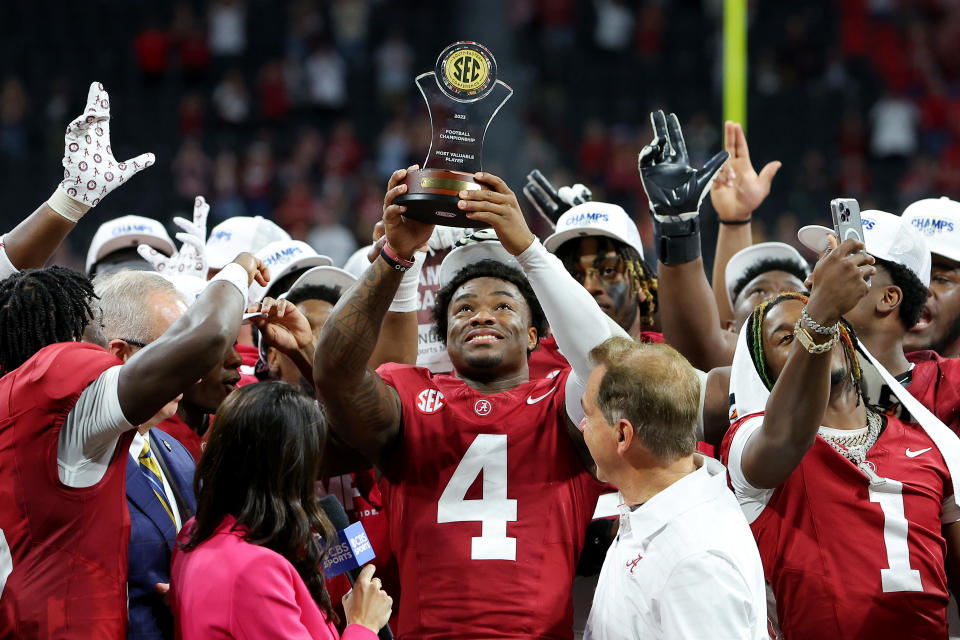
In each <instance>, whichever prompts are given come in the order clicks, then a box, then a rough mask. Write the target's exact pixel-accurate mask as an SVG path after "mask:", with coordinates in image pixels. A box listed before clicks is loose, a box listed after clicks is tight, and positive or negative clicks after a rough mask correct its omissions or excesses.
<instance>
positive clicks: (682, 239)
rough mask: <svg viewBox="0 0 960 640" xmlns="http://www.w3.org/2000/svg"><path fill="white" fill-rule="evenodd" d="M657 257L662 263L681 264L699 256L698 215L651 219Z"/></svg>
mask: <svg viewBox="0 0 960 640" xmlns="http://www.w3.org/2000/svg"><path fill="white" fill-rule="evenodd" d="M653 220H654V222H653V231H654V239H655V241H656V247H657V258H658V259H659V260H660V262H662V263H663V264H667V265H670V264H683V263H685V262H693V261H694V260H696V259H697V258H699V257H700V255H701V251H700V216H696V217H694V218H690V219H689V220H668V221H666V222H661V221H660V220H657V219H656V218H654V219H653Z"/></svg>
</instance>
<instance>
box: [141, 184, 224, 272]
mask: <svg viewBox="0 0 960 640" xmlns="http://www.w3.org/2000/svg"><path fill="white" fill-rule="evenodd" d="M209 213H210V205H209V204H207V201H206V200H205V199H204V197H203V196H197V198H196V200H194V203H193V222H191V221H190V220H187V219H186V218H181V217H179V216H178V217H176V218H174V219H173V223H174V224H175V225H177V226H178V227H180V228H181V229H183V231H181V232H179V233H177V236H176V237H177V240H179V241H180V242H181V243H182V244H181V245H180V250H179V251H176V252H174V254H173V255H172V256H170V257H169V258H168V257H167V256H165V255H163V254H162V253H160V252H159V251H157V250H156V249H154V248H153V247H151V246H149V245H146V244H141V245H140V246H139V247H137V253H139V254H140V256H141V257H142V258H143V259H144V260H146V261H147V262H149V263H150V264H151V265H153V268H154V269H156V270H157V271H158V272H159V273H163V274H166V275H171V274H183V275H191V276H197V277H199V278H203V279H204V280H206V278H207V252H206V237H207V215H208V214H209Z"/></svg>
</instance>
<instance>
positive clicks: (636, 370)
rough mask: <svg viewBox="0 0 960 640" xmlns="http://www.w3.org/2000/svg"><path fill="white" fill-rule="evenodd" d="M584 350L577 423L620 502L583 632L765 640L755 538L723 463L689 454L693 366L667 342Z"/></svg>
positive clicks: (692, 447) (603, 637)
mask: <svg viewBox="0 0 960 640" xmlns="http://www.w3.org/2000/svg"><path fill="white" fill-rule="evenodd" d="M590 355H591V358H592V359H593V362H594V364H595V365H596V368H595V369H594V371H593V374H592V375H591V376H590V379H589V381H588V382H587V388H586V393H584V395H583V409H584V413H585V415H584V419H583V421H582V422H581V423H580V426H581V428H582V429H583V434H584V438H585V440H586V443H587V446H588V447H589V449H590V453H591V455H592V456H593V459H594V461H595V462H596V465H597V475H598V477H599V478H600V479H601V480H604V481H606V482H609V483H611V484H613V485H615V486H616V487H617V488H618V489H619V490H620V497H621V502H622V504H621V506H620V530H619V534H618V535H617V538H616V540H615V541H614V543H613V545H611V547H610V549H609V551H608V552H607V556H606V559H605V560H604V563H603V569H602V570H601V572H600V582H599V584H598V585H597V591H596V594H595V596H594V600H593V607H592V609H591V611H590V618H589V620H588V621H587V628H586V633H585V635H584V638H586V639H597V640H610V639H614V638H671V639H676V638H713V639H717V638H738V639H742V638H751V639H760V638H766V637H767V633H766V595H765V593H766V592H765V587H764V580H763V568H762V566H761V564H760V554H759V553H758V552H757V545H756V543H755V542H754V539H753V534H752V533H751V532H750V527H749V526H748V525H747V521H746V519H745V518H744V516H743V513H742V512H741V510H740V506H739V505H738V504H737V500H736V498H735V497H734V495H733V493H731V492H730V490H729V489H728V488H727V474H726V469H725V468H724V467H723V465H721V464H720V463H719V462H717V461H716V460H714V459H713V458H708V457H705V456H701V455H700V454H698V453H696V435H695V429H696V424H697V410H698V406H699V400H700V387H699V384H700V383H699V380H698V378H697V375H696V373H695V372H694V369H693V367H692V366H691V365H690V363H689V362H687V361H686V360H685V359H684V358H683V356H681V355H680V354H679V353H677V351H675V350H674V349H673V348H671V347H669V346H667V345H663V344H641V343H637V342H634V341H632V340H627V339H624V338H611V339H609V340H607V341H606V342H604V343H603V344H602V345H600V346H598V347H596V348H595V349H594V350H593V352H592V353H591V354H590Z"/></svg>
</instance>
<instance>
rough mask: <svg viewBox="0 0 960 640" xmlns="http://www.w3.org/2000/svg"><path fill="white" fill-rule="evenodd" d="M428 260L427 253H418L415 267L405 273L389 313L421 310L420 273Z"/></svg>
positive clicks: (415, 256) (414, 260)
mask: <svg viewBox="0 0 960 640" xmlns="http://www.w3.org/2000/svg"><path fill="white" fill-rule="evenodd" d="M424 260H426V254H425V253H420V252H418V253H416V254H414V257H413V266H412V267H410V268H409V269H407V270H406V271H404V272H403V278H402V279H401V280H400V286H399V287H397V292H396V293H395V294H394V296H393V301H392V302H391V303H390V309H389V311H393V312H394V313H409V312H411V311H419V310H420V296H419V290H420V271H421V269H423V262H424Z"/></svg>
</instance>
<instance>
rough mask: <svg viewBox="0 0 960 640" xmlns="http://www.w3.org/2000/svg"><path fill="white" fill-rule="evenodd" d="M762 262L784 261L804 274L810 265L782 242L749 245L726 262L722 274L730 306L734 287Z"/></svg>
mask: <svg viewBox="0 0 960 640" xmlns="http://www.w3.org/2000/svg"><path fill="white" fill-rule="evenodd" d="M764 260H786V261H788V262H793V263H795V264H796V265H797V266H798V267H800V269H801V270H802V271H803V272H804V273H810V265H808V264H807V261H806V260H804V259H803V256H802V255H800V252H799V251H797V250H796V249H794V248H793V247H791V246H790V245H788V244H786V243H783V242H761V243H759V244H754V245H750V246H749V247H747V248H746V249H741V250H740V251H737V252H736V253H735V254H733V256H732V257H731V258H730V260H728V261H727V268H726V269H725V270H724V272H723V277H724V280H725V281H726V285H727V299H728V300H729V301H730V306H733V301H734V298H736V296H735V295H734V294H733V288H734V285H736V284H737V281H738V280H740V278H742V277H743V276H744V274H746V273H747V271H749V270H750V269H751V268H752V267H753V266H754V265H756V264H758V263H760V262H763V261H764Z"/></svg>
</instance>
